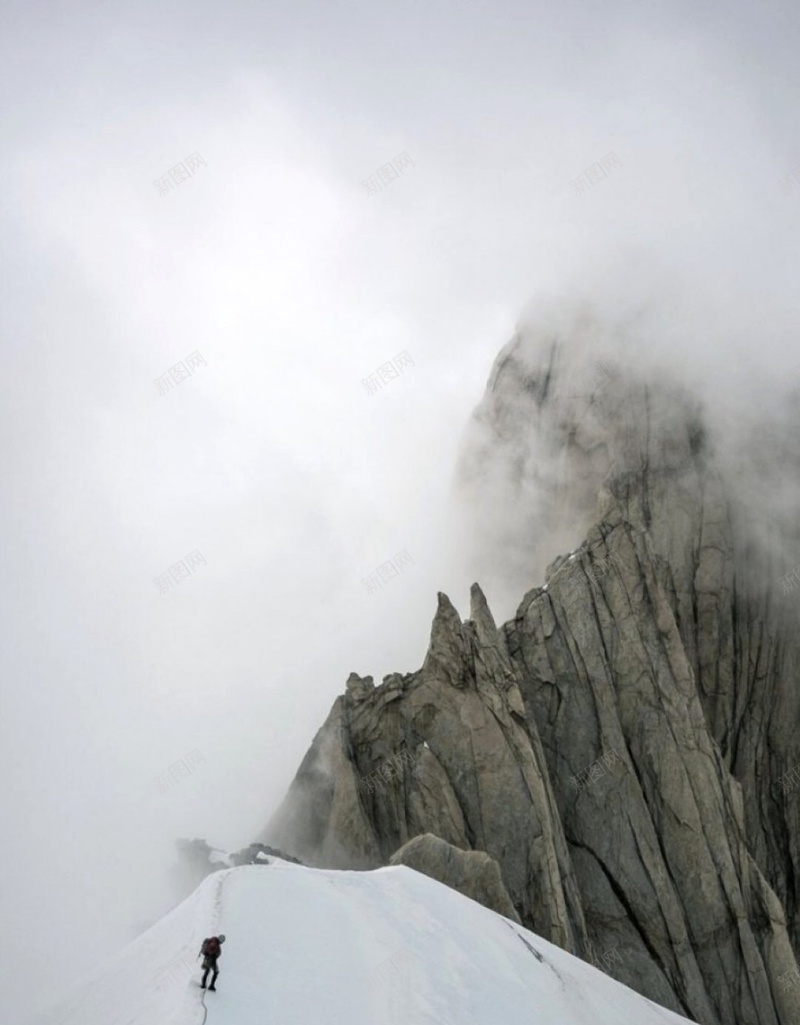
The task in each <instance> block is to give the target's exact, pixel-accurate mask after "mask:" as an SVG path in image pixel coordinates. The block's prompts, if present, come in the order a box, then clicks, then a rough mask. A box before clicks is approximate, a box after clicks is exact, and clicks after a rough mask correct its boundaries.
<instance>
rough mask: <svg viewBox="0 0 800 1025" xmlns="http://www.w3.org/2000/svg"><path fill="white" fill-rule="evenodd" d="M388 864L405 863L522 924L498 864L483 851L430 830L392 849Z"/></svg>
mask: <svg viewBox="0 0 800 1025" xmlns="http://www.w3.org/2000/svg"><path fill="white" fill-rule="evenodd" d="M389 864H390V865H407V866H408V867H409V868H413V869H414V870H415V871H417V872H422V873H423V875H426V876H430V877H431V879H436V880H437V881H438V882H440V883H444V885H445V886H449V887H450V888H451V889H453V890H458V892H459V893H463V894H464V896H465V897H470V898H471V899H472V900H475V901H477V902H478V903H479V904H483V905H484V907H487V908H491V910H492V911H496V912H497V913H498V914H499V915H503V916H504V917H505V918H510V919H511V920H512V921H514V922H517V923H519V924H522V923H521V922H520V919H519V915H518V914H517V912H516V909H515V907H514V905H513V904H512V902H511V898H510V897H509V895H508V891H507V890H506V888H505V885H504V884H503V876H502V874H501V872H500V866H499V865H498V864H497V862H496V861H495V860H494V858H490V857H489V855H488V854H486V853H485V852H484V851H462V850H460V849H459V848H458V847H454V846H453V845H452V844H449V843H447V841H446V840H442V839H440V838H439V837H438V836H434V835H433V834H432V833H424V834H423V835H422V836H415V837H414V839H413V840H409V841H408V843H406V844H403V846H402V847H400V848H399V849H398V850H396V851H395V852H394V854H393V855H392V856H391V858H390V859H389Z"/></svg>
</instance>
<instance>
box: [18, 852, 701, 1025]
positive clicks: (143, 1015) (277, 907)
mask: <svg viewBox="0 0 800 1025" xmlns="http://www.w3.org/2000/svg"><path fill="white" fill-rule="evenodd" d="M218 932H223V933H225V934H226V936H227V942H226V943H225V946H224V947H223V954H222V957H221V959H220V977H219V981H218V986H219V989H218V991H217V992H216V993H207V994H206V993H204V992H203V991H202V990H201V989H200V988H199V984H198V981H199V977H200V972H199V964H200V963H199V961H197V960H196V957H197V953H198V951H199V949H200V944H201V943H202V940H203V938H204V937H205V936H208V935H211V934H214V933H218ZM204 1005H205V1006H204ZM206 1010H207V1022H208V1025H273V1023H274V1025H497V1023H498V1022H502V1023H503V1025H627V1023H630V1025H668V1023H672V1025H677V1023H679V1022H684V1023H685V1022H686V1021H687V1019H685V1018H681V1017H679V1016H678V1015H675V1014H672V1013H671V1012H669V1011H665V1010H663V1009H661V1008H659V1007H657V1006H656V1005H655V1004H653V1003H652V1002H651V1001H649V1000H646V999H645V998H644V997H641V996H639V995H638V994H636V993H634V992H633V991H632V990H630V989H628V988H627V987H625V986H622V985H620V984H619V983H617V982H615V981H614V980H613V979H610V978H609V977H608V976H606V975H604V974H603V973H602V972H600V971H597V970H596V969H594V968H592V967H591V966H590V965H588V964H585V963H584V962H582V961H580V960H578V959H577V958H574V957H572V956H571V955H570V954H567V953H565V952H564V951H562V950H560V949H559V948H558V947H554V946H553V945H552V944H550V943H547V942H546V941H545V940H543V939H540V938H539V937H538V936H536V935H535V934H534V933H531V932H529V931H528V930H526V929H523V928H522V927H521V926H518V925H516V924H514V923H512V922H510V921H509V920H507V919H505V918H501V917H500V916H499V915H496V914H495V913H494V912H492V911H488V910H487V909H486V908H484V907H481V905H479V904H476V903H475V902H474V901H471V900H469V899H468V898H466V897H463V896H461V895H460V894H458V893H456V892H455V891H454V890H450V889H448V888H447V887H445V886H442V885H440V884H439V883H436V882H434V881H433V880H431V879H428V878H427V877H426V876H423V875H420V874H419V873H417V872H414V871H412V870H411V869H408V868H405V867H396V868H383V869H377V870H376V871H373V872H336V871H322V870H318V869H310V868H303V867H301V866H297V865H291V864H289V863H287V862H283V861H277V860H276V861H274V862H273V863H272V864H271V865H268V866H256V865H253V866H247V867H244V868H234V869H227V870H223V871H220V872H217V873H215V874H214V875H213V876H210V877H209V878H208V879H206V880H205V882H204V883H203V884H202V885H201V886H200V887H199V888H198V889H197V891H196V892H195V893H194V894H193V895H192V896H191V897H190V898H189V899H188V900H186V901H184V903H183V904H181V905H180V906H179V907H178V908H176V909H175V910H174V911H173V912H171V913H170V914H169V915H167V916H166V917H165V918H164V919H162V921H160V922H158V923H157V924H156V925H154V926H153V927H152V928H151V929H149V930H148V931H147V932H146V933H144V934H143V935H142V936H140V937H139V938H138V939H137V940H135V941H134V942H133V943H131V944H130V945H129V946H128V947H126V948H125V950H124V951H122V953H121V954H118V955H116V956H115V957H113V958H112V959H110V960H109V961H107V962H106V963H105V964H104V965H102V966H100V967H99V968H98V969H97V970H96V971H95V972H94V973H93V974H92V975H91V976H90V977H89V979H88V980H87V981H86V982H85V983H84V984H82V985H81V986H80V987H79V988H78V989H77V990H76V991H75V992H74V993H73V994H72V996H71V997H70V998H69V999H67V1000H66V1001H65V1002H64V1003H62V1004H61V1005H60V1006H59V1007H58V1008H57V1009H55V1010H53V1011H52V1012H50V1013H48V1014H47V1015H45V1016H43V1017H38V1018H37V1019H36V1020H35V1022H36V1025H202V1023H203V1022H204V1020H205V1018H204V1016H205V1014H206Z"/></svg>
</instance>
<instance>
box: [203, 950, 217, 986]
mask: <svg viewBox="0 0 800 1025" xmlns="http://www.w3.org/2000/svg"><path fill="white" fill-rule="evenodd" d="M203 969H204V970H203V982H202V985H203V986H205V984H206V979H207V978H208V973H209V972H212V973H213V974H212V976H211V988H212V989H216V984H217V976H218V975H219V968H217V959H216V958H215V957H206V959H205V961H203Z"/></svg>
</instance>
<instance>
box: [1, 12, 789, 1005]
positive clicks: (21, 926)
mask: <svg viewBox="0 0 800 1025" xmlns="http://www.w3.org/2000/svg"><path fill="white" fill-rule="evenodd" d="M798 18H800V12H798V11H797V8H796V5H794V4H792V3H790V2H789V0H784V2H783V3H780V4H777V3H769V2H768V3H764V2H761V3H758V4H755V3H752V4H750V5H744V4H741V3H739V4H738V5H734V4H731V3H727V4H722V3H718V4H716V5H711V4H706V5H702V6H701V7H700V8H698V6H697V5H696V4H689V3H651V4H647V5H643V4H641V3H638V4H622V3H616V4H608V3H602V4H601V3H597V4H594V3H582V4H581V3H574V2H572V3H566V4H564V3H562V4H558V5H556V4H553V5H545V4H543V3H541V2H536V3H529V4H524V3H512V2H508V0H495V2H494V3H492V4H488V3H486V4H469V5H467V4H464V5H456V4H450V3H447V2H438V3H425V4H422V3H413V2H412V3H410V2H406V3H400V4H393V5H386V4H383V5H381V4H378V3H371V4H366V3H353V4H349V5H339V4H324V3H314V2H309V0H300V2H299V3H298V2H295V3H294V4H291V5H289V4H286V5H283V6H276V5H269V4H268V5H265V4H264V3H260V2H259V3H256V2H252V3H247V2H242V0H232V2H231V3H230V4H228V5H226V6H225V7H224V8H223V7H222V6H221V5H217V4H208V3H205V4H204V3H200V4H198V3H192V4H189V3H177V2H174V0H167V2H166V3H163V2H162V3H158V4H156V3H152V2H137V3H135V4H121V3H106V4H103V5H99V4H89V3H86V2H84V3H82V4H76V3H73V4H53V3H32V2H31V0H26V2H25V3H21V2H15V3H7V4H6V5H5V6H4V9H3V13H2V19H1V21H0V27H1V28H2V31H1V32H0V40H1V41H0V58H1V59H0V80H1V81H2V90H3V100H4V102H3V113H4V119H3V131H2V142H1V143H0V145H1V146H2V162H3V172H4V173H3V176H2V182H3V189H2V194H0V209H1V210H2V228H3V230H2V239H1V240H0V245H1V246H2V257H3V274H2V277H1V278H0V289H2V294H1V295H0V343H1V344H2V403H1V407H0V418H1V419H0V430H2V447H1V450H0V461H1V463H0V465H1V466H2V481H3V485H4V502H3V506H2V510H0V517H1V519H0V531H1V532H2V545H0V551H2V563H1V564H0V569H1V571H2V579H3V586H2V592H1V593H2V616H1V617H0V649H1V650H0V687H1V688H2V691H0V696H1V697H2V705H3V707H2V718H1V719H0V772H1V773H2V777H3V779H4V781H5V783H4V786H3V800H2V807H3V819H2V821H3V831H2V833H3V843H2V845H1V846H0V872H1V873H2V878H3V880H4V884H3V886H2V893H1V894H0V920H2V923H3V928H2V930H0V961H2V964H3V967H4V972H3V974H4V986H3V987H2V990H0V1020H2V1021H4V1022H5V1021H8V1022H11V1021H19V1020H20V1019H21V1017H22V1015H23V1014H25V1013H27V1012H29V1011H31V1010H33V1009H34V1008H35V1007H37V1006H38V1005H39V1004H40V1003H42V1002H47V1001H48V1000H49V999H50V998H52V997H53V996H55V995H57V994H58V992H59V991H60V990H61V989H63V987H65V986H67V985H68V984H69V983H70V982H71V980H72V979H73V978H74V977H76V976H77V977H79V976H80V975H81V973H83V972H85V971H86V970H87V969H89V968H91V967H92V966H93V965H94V964H95V963H96V962H97V961H98V960H100V959H101V958H102V957H104V956H105V955H106V954H108V953H110V952H112V951H113V950H115V949H117V948H118V947H119V946H120V945H122V944H124V943H125V942H127V941H128V940H129V939H131V938H132V937H133V935H135V934H136V932H137V931H138V930H139V929H140V928H142V927H143V926H144V925H145V924H147V923H148V922H149V921H152V920H153V919H154V918H155V917H157V916H160V915H161V914H163V913H164V911H165V909H166V908H168V907H169V906H170V900H171V894H170V891H169V889H168V886H167V882H166V873H167V870H168V869H169V867H170V865H171V864H172V862H173V860H174V851H173V844H174V840H175V838H176V837H178V836H190V837H193V836H202V837H205V838H207V839H208V840H209V841H210V842H212V843H214V844H219V845H221V846H224V847H227V848H229V849H237V848H239V847H241V846H243V845H244V844H246V843H248V842H250V841H251V840H252V839H254V838H255V837H256V836H257V834H258V833H259V832H260V830H261V829H262V828H263V826H264V824H265V822H266V821H267V819H268V817H269V815H270V814H271V812H272V811H273V810H274V808H275V806H276V805H277V803H278V802H279V801H280V799H281V798H282V796H283V794H284V793H285V790H286V788H287V786H288V784H289V782H290V781H291V778H292V776H293V774H294V772H295V770H296V768H297V766H298V764H299V762H300V760H301V758H302V756H303V754H304V752H305V750H306V748H307V746H308V744H309V743H310V740H311V738H312V737H313V734H314V732H315V731H316V729H317V728H318V727H319V725H321V723H322V721H323V719H324V718H325V716H326V715H327V712H328V710H329V708H330V705H331V703H332V702H333V700H334V699H335V697H336V696H337V695H338V694H339V693H340V692H341V691H342V689H343V686H344V683H345V680H346V678H347V676H348V674H349V673H350V672H351V671H352V670H355V671H357V672H359V673H361V674H363V675H366V674H372V675H373V676H374V677H375V678H376V681H380V679H381V677H382V676H383V675H384V674H386V673H388V672H392V671H400V672H410V671H412V670H415V669H417V668H418V667H419V666H420V664H421V662H422V659H423V657H424V653H425V650H426V645H427V640H428V636H429V627H430V621H431V618H432V616H433V613H434V611H435V608H436V592H437V591H439V590H442V591H445V592H446V593H448V594H449V595H450V597H451V599H452V600H453V601H454V603H455V604H456V607H457V608H458V609H459V610H460V612H461V613H462V615H463V616H466V615H467V613H468V588H469V585H470V583H471V582H472V580H473V579H474V576H473V571H474V565H471V556H470V555H469V554H468V552H467V550H466V549H464V550H459V547H460V546H459V544H458V543H457V542H456V541H455V540H454V539H456V538H458V536H459V534H458V530H459V522H458V521H459V515H460V513H459V510H458V509H457V508H456V507H454V506H453V503H452V502H451V501H450V499H449V495H450V492H451V484H452V478H453V472H454V468H455V463H456V455H457V452H458V450H459V445H460V443H461V440H462V437H463V433H464V429H465V426H466V423H467V420H468V418H469V416H470V414H471V411H472V410H473V408H474V407H475V405H476V404H477V403H478V401H479V400H480V398H481V396H482V393H483V390H484V387H485V384H486V380H487V378H488V375H489V372H490V369H491V365H492V361H493V359H494V357H495V356H496V354H497V353H498V351H499V350H500V348H501V347H502V346H503V345H504V344H505V343H506V342H507V341H508V339H509V338H510V337H511V335H512V334H513V331H514V328H515V325H516V324H517V322H518V320H519V318H520V317H521V316H522V314H523V312H524V311H525V310H526V309H528V308H530V306H531V304H533V308H535V307H536V303H537V302H538V301H539V300H540V298H541V297H542V296H552V295H562V296H563V295H567V296H569V295H570V294H571V293H572V290H573V289H575V290H577V289H588V290H589V291H590V292H594V293H595V294H597V295H601V296H605V297H611V298H610V299H609V301H610V302H612V304H614V303H616V304H621V305H623V306H624V305H625V304H626V303H636V302H638V301H639V300H640V299H643V300H645V299H646V300H648V301H650V300H652V297H653V296H658V297H660V298H661V299H662V300H664V301H665V302H666V303H667V305H669V304H670V303H672V302H673V300H674V302H675V306H674V308H673V307H671V308H673V309H675V310H677V309H680V310H681V312H680V315H677V314H676V315H675V319H674V321H673V324H672V329H671V332H666V333H665V334H666V335H669V336H670V338H671V343H670V344H671V346H672V348H671V349H670V350H669V351H670V353H671V356H670V358H672V359H673V360H674V363H675V366H676V367H680V368H681V370H682V371H684V372H686V373H687V374H689V375H690V376H692V377H694V378H696V379H697V380H700V381H702V382H704V384H705V387H706V389H707V391H708V392H709V393H710V394H711V395H719V394H724V395H725V397H726V401H727V402H728V405H729V407H730V408H731V409H737V408H741V407H742V404H745V403H748V402H753V401H757V402H765V401H766V402H768V400H769V394H770V388H773V387H779V386H780V385H781V383H782V382H784V383H785V380H786V378H787V375H788V374H789V372H790V370H791V368H792V367H796V366H797V364H800V354H798V351H797V346H796V343H795V338H796V326H797V321H796V315H795V305H796V295H797V278H798V275H797V270H798V267H797V256H796V254H797V228H798V224H800V184H798V185H794V186H792V187H790V188H787V187H786V186H785V179H786V178H787V176H788V175H789V174H790V172H791V171H793V170H794V169H795V168H798V167H800V118H799V117H798V112H797V104H796V99H797V96H798V95H800V74H799V73H798V70H797V52H798V44H799V43H800V40H799V39H798ZM612 153H613V154H614V155H615V158H616V159H615V161H614V162H613V165H612V164H608V165H607V167H608V174H607V176H606V177H604V178H602V180H596V181H595V182H594V183H593V184H592V183H590V184H588V185H586V187H585V188H584V189H583V191H582V194H578V189H577V188H576V187H574V186H572V185H571V182H572V181H573V180H575V179H577V178H578V177H579V176H580V175H581V174H582V173H583V172H584V171H585V169H587V168H591V167H592V166H593V165H594V166H595V167H596V166H597V164H598V162H600V161H602V160H604V159H605V158H607V157H608V155H609V154H612ZM402 155H405V156H402ZM187 158H190V159H189V160H188V161H187ZM201 161H202V162H201ZM392 162H394V163H395V165H396V167H398V168H399V170H396V171H394V172H392V171H391V170H390V168H391V164H392ZM187 163H188V166H189V169H188V170H187V171H186V172H185V180H180V178H181V174H182V172H180V171H179V170H178V171H176V172H175V176H176V178H178V179H179V184H175V183H174V182H173V184H172V185H171V186H169V187H167V186H164V185H161V186H157V185H156V184H155V183H156V182H157V181H158V180H160V179H164V178H165V176H167V177H168V176H169V173H170V171H171V170H173V169H175V168H176V167H177V166H178V165H181V164H183V165H184V166H187ZM387 165H389V168H387ZM381 168H383V169H384V170H383V172H382V173H383V175H384V176H386V178H387V180H386V181H382V180H381V178H380V175H379V174H378V172H379V169H381ZM390 175H391V177H390ZM371 176H372V180H373V182H374V181H376V180H377V182H378V185H374V186H372V188H371V190H370V188H368V187H367V186H365V185H364V182H365V181H367V180H368V179H370V177H371ZM799 180H800V179H799ZM665 297H668V299H666V300H665ZM677 297H679V298H677ZM401 353H405V354H406V356H405V357H403V359H402V363H403V365H402V366H401V369H400V372H399V373H397V376H396V377H394V378H392V379H389V380H387V381H385V382H381V384H380V386H379V387H377V386H376V387H375V390H374V393H370V392H369V391H368V389H367V387H366V385H365V384H364V380H365V379H367V378H368V377H369V375H371V374H375V373H376V372H377V370H378V368H379V367H383V366H385V365H386V364H387V363H389V362H390V361H391V360H393V359H396V357H398V356H399V355H400V354H401ZM193 354H194V355H193ZM598 355H601V354H598ZM187 359H188V361H189V363H190V364H191V366H190V367H189V370H187V371H185V374H186V376H185V379H183V380H181V381H180V382H179V383H177V382H175V381H173V382H172V384H171V387H169V388H168V389H167V388H166V387H165V386H164V384H163V383H162V384H160V385H159V384H156V382H157V381H159V379H163V378H164V375H167V377H169V373H170V369H171V368H173V369H174V374H175V376H176V377H179V376H180V375H181V374H182V373H184V372H183V371H181V370H180V368H179V366H178V365H179V364H181V362H183V364H184V366H186V361H187ZM201 360H202V361H201ZM748 389H749V390H748ZM577 540H579V539H576V542H577ZM192 553H195V554H194V555H193V556H192V560H191V562H192V566H191V568H192V572H190V573H188V575H187V576H186V578H185V579H183V580H182V581H180V582H178V583H174V584H173V585H172V586H171V587H169V588H168V589H165V590H163V592H162V590H161V589H160V588H159V586H158V585H157V584H156V579H157V578H160V577H162V576H163V575H164V574H166V573H167V572H168V571H169V569H170V567H173V566H175V564H177V563H179V562H180V561H181V560H185V558H186V557H187V556H190V555H192ZM197 553H199V554H197ZM398 553H407V554H406V556H404V565H402V571H401V572H399V573H398V574H397V576H395V577H394V578H393V579H391V580H388V581H387V582H385V583H382V584H381V585H380V586H379V587H377V588H374V589H372V590H371V591H370V590H368V588H367V586H366V585H365V582H364V581H365V579H366V578H368V577H369V575H370V574H372V573H374V572H376V570H377V568H378V567H379V566H381V565H383V564H385V563H386V562H387V561H388V560H390V559H392V558H394V557H395V556H397V555H398ZM556 554H558V553H557V552H553V556H555V555H556ZM201 560H202V561H201ZM538 582H540V581H537V580H531V586H533V585H534V584H536V583H538ZM487 591H488V597H489V600H490V604H491V605H492V608H493V610H494V611H495V614H496V616H497V618H498V619H499V620H502V619H505V618H507V617H508V616H509V615H510V614H511V613H512V611H513V608H514V601H513V600H512V598H511V597H510V596H509V595H507V594H503V593H501V592H500V591H498V592H497V593H493V592H492V591H491V590H490V589H488V588H487ZM517 597H521V595H518V596H517ZM190 753H191V759H192V767H191V772H190V773H189V774H188V775H187V776H186V778H184V779H181V780H179V781H177V782H174V783H173V784H172V785H171V786H170V787H169V788H168V789H166V790H164V791H161V790H160V789H159V786H158V784H157V779H158V778H159V777H162V775H163V774H164V773H165V772H166V771H167V770H168V769H169V768H170V766H174V765H175V763H177V762H180V761H181V760H182V759H185V758H186V756H187V755H189V754H190ZM131 970H132V971H135V970H136V966H135V965H132V966H131ZM143 983H144V984H145V985H146V984H148V983H149V980H143Z"/></svg>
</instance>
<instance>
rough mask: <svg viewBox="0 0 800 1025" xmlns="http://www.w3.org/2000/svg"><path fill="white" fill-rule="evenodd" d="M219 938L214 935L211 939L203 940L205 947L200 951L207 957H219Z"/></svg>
mask: <svg viewBox="0 0 800 1025" xmlns="http://www.w3.org/2000/svg"><path fill="white" fill-rule="evenodd" d="M221 949H222V948H221V947H220V944H219V940H218V939H217V937H216V936H212V937H211V938H210V939H207V940H204V941H203V949H202V950H201V951H200V953H201V954H204V955H205V956H206V957H219V955H220V950H221Z"/></svg>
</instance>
